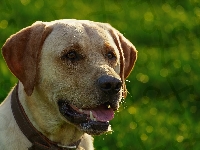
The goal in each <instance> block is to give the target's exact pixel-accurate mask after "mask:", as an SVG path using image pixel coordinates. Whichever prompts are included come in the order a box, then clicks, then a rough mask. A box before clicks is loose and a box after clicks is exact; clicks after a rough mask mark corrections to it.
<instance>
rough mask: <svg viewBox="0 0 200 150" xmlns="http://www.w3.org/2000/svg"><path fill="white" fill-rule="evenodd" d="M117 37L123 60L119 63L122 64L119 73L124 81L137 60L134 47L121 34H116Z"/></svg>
mask: <svg viewBox="0 0 200 150" xmlns="http://www.w3.org/2000/svg"><path fill="white" fill-rule="evenodd" d="M118 35H119V41H120V44H121V48H122V53H121V57H123V59H124V60H123V62H121V63H123V64H124V66H123V67H121V71H120V72H122V73H123V74H124V79H126V78H127V77H128V76H129V74H130V73H131V71H132V69H133V67H134V65H135V62H136V60H137V50H136V48H135V46H134V45H133V44H132V43H131V42H130V41H129V40H127V39H126V38H125V37H124V36H123V35H122V34H120V33H118Z"/></svg>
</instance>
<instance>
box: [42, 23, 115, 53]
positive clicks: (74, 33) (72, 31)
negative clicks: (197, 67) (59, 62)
mask: <svg viewBox="0 0 200 150" xmlns="http://www.w3.org/2000/svg"><path fill="white" fill-rule="evenodd" d="M48 25H49V26H51V27H52V28H53V31H52V33H51V34H50V35H49V37H48V38H47V39H46V41H45V43H50V45H52V46H53V47H58V48H59V47H60V49H66V48H67V47H70V46H72V45H74V44H78V45H80V46H81V47H84V48H87V47H88V46H89V47H95V48H98V49H102V48H103V47H104V46H105V45H108V46H109V47H112V48H113V49H116V50H117V47H116V45H115V42H114V40H113V37H112V36H111V34H110V33H109V30H110V29H111V28H110V25H108V24H106V23H98V22H93V21H88V20H71V19H70V20H58V21H54V22H50V23H48Z"/></svg>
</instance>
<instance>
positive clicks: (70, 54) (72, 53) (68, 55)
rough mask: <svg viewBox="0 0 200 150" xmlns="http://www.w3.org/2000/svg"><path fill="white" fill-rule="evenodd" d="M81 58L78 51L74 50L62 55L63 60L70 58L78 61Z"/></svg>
mask: <svg viewBox="0 0 200 150" xmlns="http://www.w3.org/2000/svg"><path fill="white" fill-rule="evenodd" d="M80 58H81V55H79V54H78V53H77V52H76V51H74V50H72V51H69V52H68V53H66V54H65V55H63V56H62V59H63V60H70V61H72V62H74V61H78V60H79V59H80Z"/></svg>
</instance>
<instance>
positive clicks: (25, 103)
mask: <svg viewBox="0 0 200 150" xmlns="http://www.w3.org/2000/svg"><path fill="white" fill-rule="evenodd" d="M18 88H19V90H18V97H19V101H20V103H21V105H22V107H23V109H24V111H25V114H26V115H27V116H28V119H29V120H30V122H31V124H32V125H33V126H34V127H35V128H36V129H37V130H38V131H39V132H40V133H42V134H43V135H44V136H45V137H47V138H48V139H49V140H51V141H54V142H56V143H59V144H60V145H62V146H65V145H70V144H71V143H74V142H77V141H79V140H80V138H81V136H82V135H83V133H82V132H81V131H79V130H78V129H76V128H75V127H74V126H73V125H71V124H68V123H66V121H64V120H62V119H60V118H59V116H58V113H57V110H56V107H53V106H52V105H51V104H50V103H48V99H46V98H45V96H44V95H42V94H41V93H39V92H38V91H37V90H35V91H34V92H33V94H32V95H31V96H27V95H26V93H25V92H24V90H23V85H22V84H21V83H19V85H18Z"/></svg>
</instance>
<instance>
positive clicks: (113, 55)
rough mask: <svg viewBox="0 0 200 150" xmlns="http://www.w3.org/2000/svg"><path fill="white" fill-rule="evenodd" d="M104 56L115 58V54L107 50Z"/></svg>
mask: <svg viewBox="0 0 200 150" xmlns="http://www.w3.org/2000/svg"><path fill="white" fill-rule="evenodd" d="M106 57H107V58H108V59H114V58H116V56H115V54H114V53H113V52H108V53H107V54H106Z"/></svg>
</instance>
